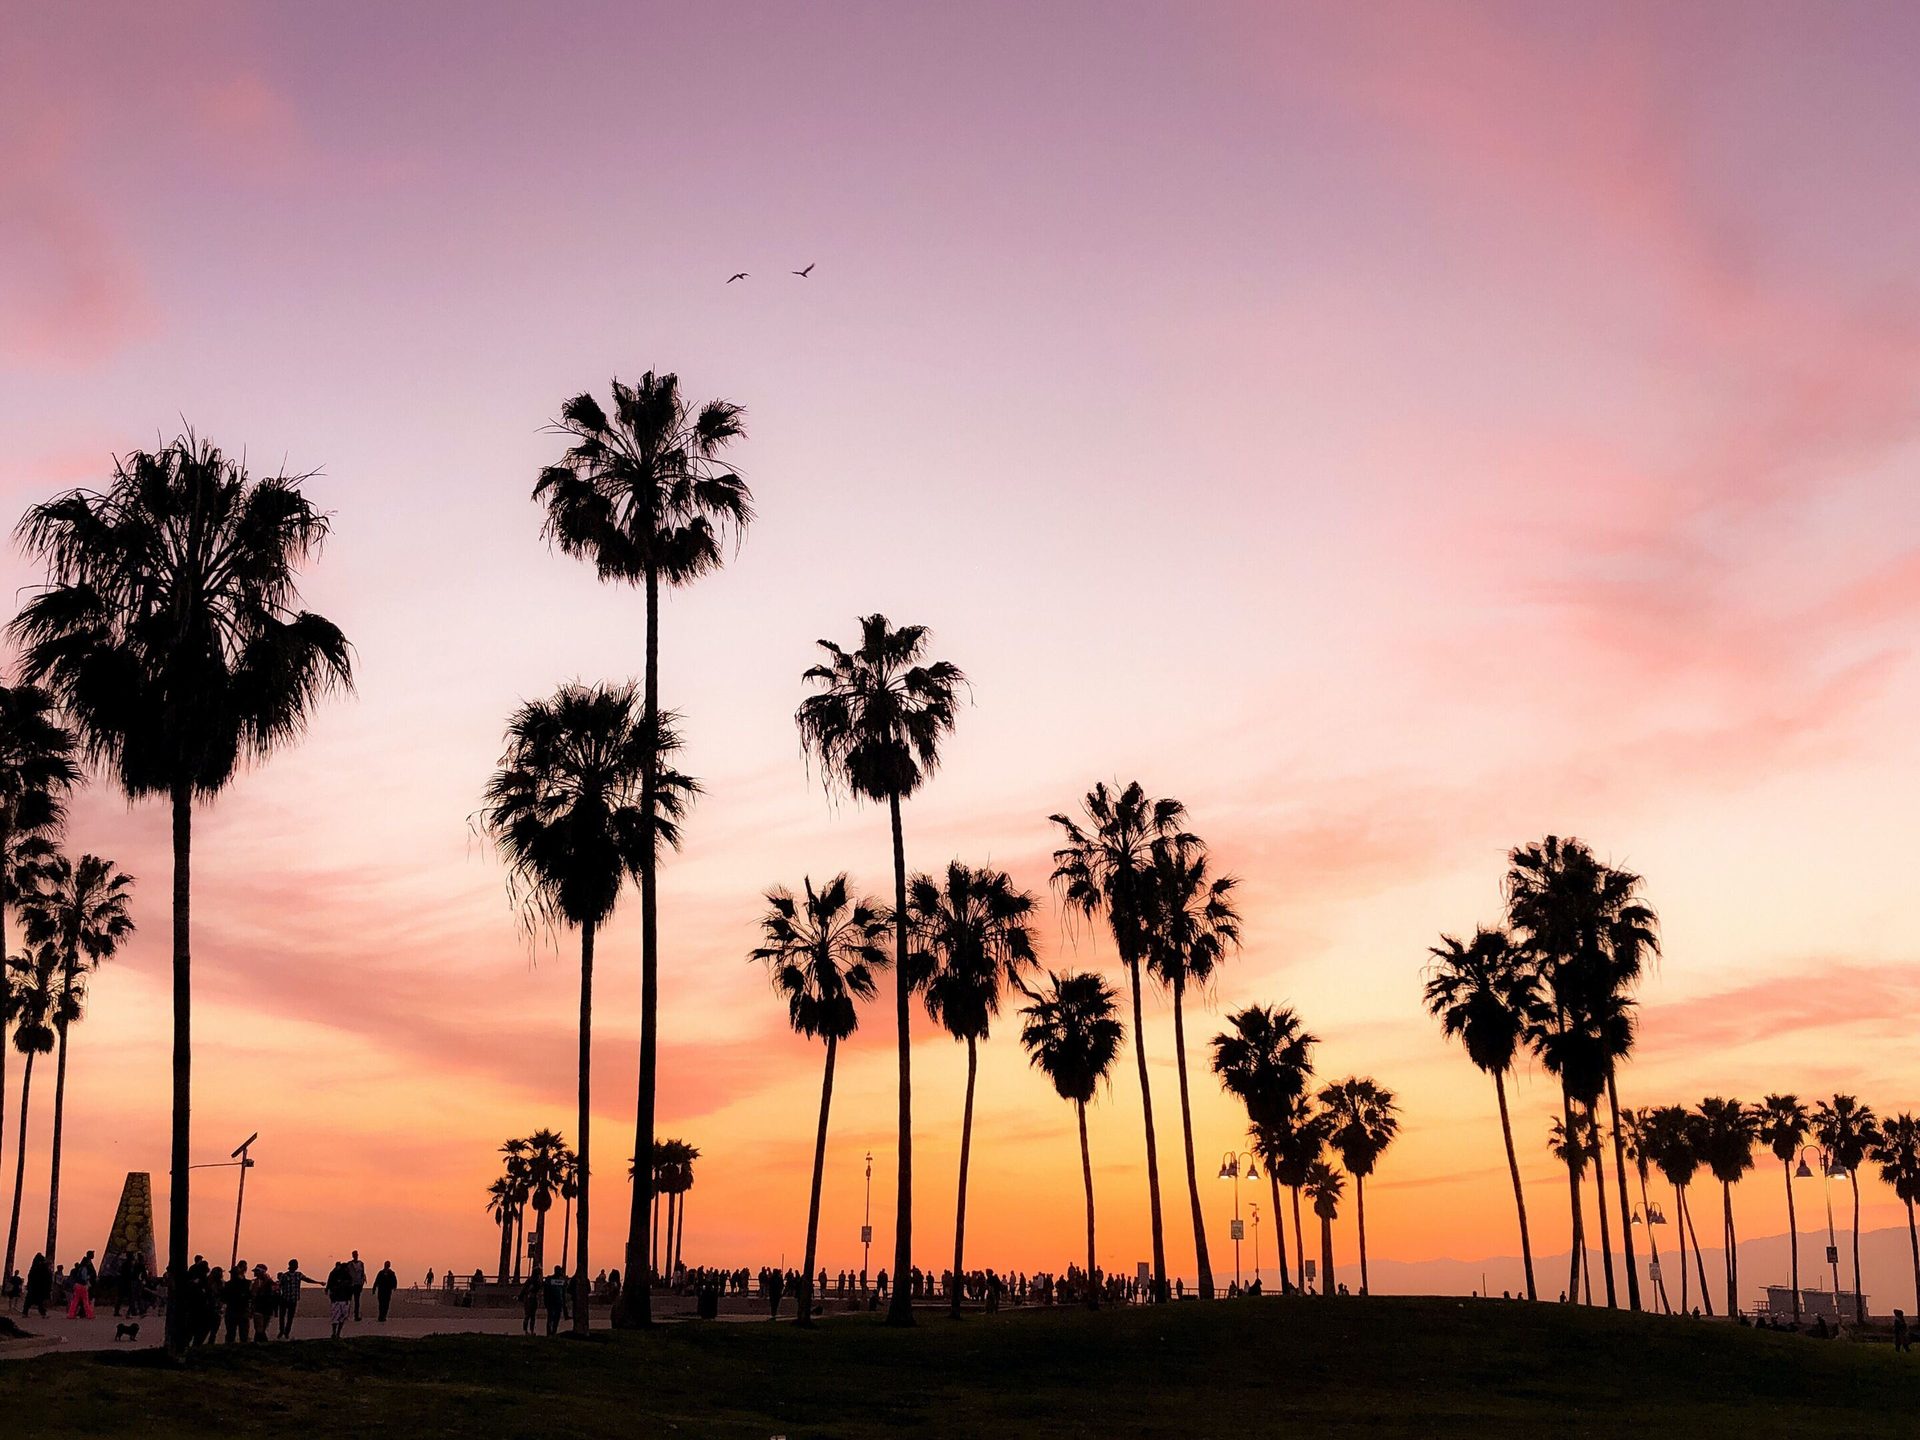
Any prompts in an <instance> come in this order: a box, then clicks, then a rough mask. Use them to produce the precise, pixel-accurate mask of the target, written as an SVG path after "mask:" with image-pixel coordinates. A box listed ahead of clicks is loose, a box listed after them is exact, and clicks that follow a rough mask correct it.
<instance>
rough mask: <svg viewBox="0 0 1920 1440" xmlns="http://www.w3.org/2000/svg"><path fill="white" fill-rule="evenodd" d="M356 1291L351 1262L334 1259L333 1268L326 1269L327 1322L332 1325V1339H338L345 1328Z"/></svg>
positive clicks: (351, 1310) (351, 1311)
mask: <svg viewBox="0 0 1920 1440" xmlns="http://www.w3.org/2000/svg"><path fill="white" fill-rule="evenodd" d="M358 1293H359V1291H358V1289H357V1287H356V1286H355V1285H354V1281H353V1265H352V1263H351V1262H350V1261H346V1260H336V1261H334V1262H333V1268H332V1269H331V1270H329V1271H327V1323H328V1324H329V1325H331V1326H332V1327H333V1336H332V1338H333V1339H335V1340H338V1339H339V1338H340V1332H341V1331H342V1330H343V1329H345V1328H346V1324H347V1317H348V1316H349V1315H350V1314H352V1313H353V1297H354V1296H355V1295H356V1294H358Z"/></svg>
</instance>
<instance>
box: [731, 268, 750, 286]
mask: <svg viewBox="0 0 1920 1440" xmlns="http://www.w3.org/2000/svg"><path fill="white" fill-rule="evenodd" d="M746 278H747V272H746V271H744V270H742V271H741V272H740V273H739V274H737V275H729V276H728V277H727V284H729V285H731V284H732V283H733V282H734V281H736V280H744V279H746Z"/></svg>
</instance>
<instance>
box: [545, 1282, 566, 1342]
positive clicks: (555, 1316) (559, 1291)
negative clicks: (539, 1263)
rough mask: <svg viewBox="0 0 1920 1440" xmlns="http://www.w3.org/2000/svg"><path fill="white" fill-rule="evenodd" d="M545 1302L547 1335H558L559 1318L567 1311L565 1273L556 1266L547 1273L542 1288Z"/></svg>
mask: <svg viewBox="0 0 1920 1440" xmlns="http://www.w3.org/2000/svg"><path fill="white" fill-rule="evenodd" d="M543 1289H544V1293H545V1296H546V1301H547V1334H548V1335H558V1334H559V1333H560V1317H561V1316H562V1315H564V1314H565V1313H566V1309H567V1272H566V1271H564V1270H562V1269H561V1268H560V1267H559V1266H558V1265H556V1266H554V1267H553V1269H552V1270H551V1271H549V1272H548V1274H547V1278H546V1283H545V1285H544V1287H543Z"/></svg>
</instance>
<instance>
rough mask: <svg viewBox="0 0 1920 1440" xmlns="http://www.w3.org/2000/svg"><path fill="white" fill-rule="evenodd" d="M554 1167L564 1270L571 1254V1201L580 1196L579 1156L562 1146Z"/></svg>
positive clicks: (561, 1261)
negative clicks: (556, 1180) (557, 1191)
mask: <svg viewBox="0 0 1920 1440" xmlns="http://www.w3.org/2000/svg"><path fill="white" fill-rule="evenodd" d="M554 1168H555V1170H556V1171H557V1172H558V1173H559V1182H558V1185H557V1187H556V1188H557V1189H558V1190H559V1192H560V1207H561V1209H560V1215H561V1220H560V1268H561V1269H562V1270H565V1269H566V1268H567V1265H568V1262H569V1261H570V1260H571V1258H572V1256H573V1202H574V1201H576V1200H578V1199H579V1198H580V1157H579V1156H578V1155H576V1154H575V1153H574V1152H573V1151H572V1150H569V1149H565V1148H564V1147H563V1148H562V1149H561V1151H560V1158H559V1160H558V1161H557V1162H556V1163H555V1166H554Z"/></svg>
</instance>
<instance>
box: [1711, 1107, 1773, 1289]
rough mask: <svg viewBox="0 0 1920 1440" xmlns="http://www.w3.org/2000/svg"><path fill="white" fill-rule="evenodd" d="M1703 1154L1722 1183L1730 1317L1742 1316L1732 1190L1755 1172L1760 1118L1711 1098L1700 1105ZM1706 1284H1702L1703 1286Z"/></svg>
mask: <svg viewBox="0 0 1920 1440" xmlns="http://www.w3.org/2000/svg"><path fill="white" fill-rule="evenodd" d="M1699 1113H1700V1154H1701V1157H1702V1158H1703V1159H1705V1161H1706V1162H1707V1169H1709V1170H1711V1171H1712V1172H1713V1178H1714V1179H1716V1180H1718V1181H1719V1182H1720V1200H1721V1205H1722V1208H1723V1210H1724V1213H1725V1218H1726V1229H1725V1240H1726V1247H1727V1314H1729V1315H1736V1316H1737V1315H1738V1314H1739V1313H1740V1251H1739V1243H1740V1237H1739V1235H1738V1234H1737V1233H1736V1231H1735V1229H1734V1224H1733V1186H1734V1182H1735V1181H1737V1180H1738V1179H1739V1178H1740V1177H1741V1176H1742V1175H1744V1174H1746V1173H1747V1171H1749V1170H1751V1169H1752V1168H1753V1147H1754V1144H1755V1143H1756V1142H1757V1141H1758V1140H1759V1138H1760V1122H1759V1117H1758V1116H1757V1115H1756V1114H1755V1112H1754V1110H1753V1109H1752V1107H1750V1106H1747V1105H1742V1104H1741V1103H1740V1102H1739V1101H1738V1100H1723V1099H1721V1098H1719V1097H1718V1096H1710V1097H1709V1098H1707V1099H1705V1100H1702V1101H1701V1102H1700V1112H1699ZM1704 1283H1705V1282H1704V1281H1703V1282H1702V1284H1703V1285H1704Z"/></svg>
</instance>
